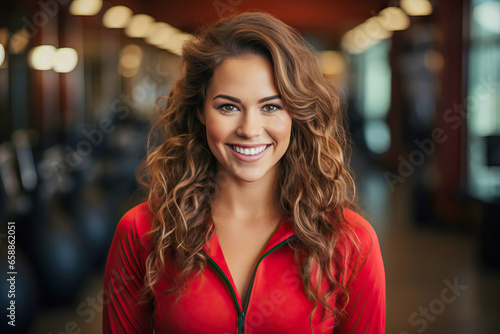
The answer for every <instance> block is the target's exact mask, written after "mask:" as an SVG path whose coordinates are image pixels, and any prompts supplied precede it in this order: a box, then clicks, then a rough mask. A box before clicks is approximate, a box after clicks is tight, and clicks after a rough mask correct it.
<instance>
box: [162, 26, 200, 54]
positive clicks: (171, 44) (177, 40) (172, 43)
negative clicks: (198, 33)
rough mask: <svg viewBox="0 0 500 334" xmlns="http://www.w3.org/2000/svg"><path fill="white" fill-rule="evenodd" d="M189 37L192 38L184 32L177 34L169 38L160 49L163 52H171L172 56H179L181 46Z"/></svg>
mask: <svg viewBox="0 0 500 334" xmlns="http://www.w3.org/2000/svg"><path fill="white" fill-rule="evenodd" d="M191 36H192V35H191V34H188V33H186V32H182V33H177V34H175V35H173V36H171V37H170V38H169V39H168V41H166V42H165V43H164V44H162V45H161V46H160V47H162V48H163V49H165V50H168V51H170V52H172V53H173V54H176V55H178V56H180V55H181V53H182V45H183V44H184V42H185V41H187V40H188V39H189V38H190V37H191Z"/></svg>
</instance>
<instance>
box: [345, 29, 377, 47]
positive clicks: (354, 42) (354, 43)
mask: <svg viewBox="0 0 500 334" xmlns="http://www.w3.org/2000/svg"><path fill="white" fill-rule="evenodd" d="M376 43H377V40H376V39H374V38H371V37H370V36H368V35H367V34H366V33H365V31H363V29H362V26H357V27H355V28H353V29H351V30H349V31H348V32H347V33H346V34H345V35H344V37H343V38H342V48H343V49H345V50H346V51H347V52H349V53H350V54H359V53H362V52H364V51H366V50H367V49H368V48H370V47H371V46H373V45H374V44H376Z"/></svg>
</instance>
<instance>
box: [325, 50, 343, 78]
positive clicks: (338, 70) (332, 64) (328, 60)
mask: <svg viewBox="0 0 500 334" xmlns="http://www.w3.org/2000/svg"><path fill="white" fill-rule="evenodd" d="M319 60H320V62H321V68H322V71H323V73H324V74H326V75H341V74H343V73H345V70H346V63H345V59H344V56H342V53H340V52H339V51H332V50H327V51H321V52H320V53H319Z"/></svg>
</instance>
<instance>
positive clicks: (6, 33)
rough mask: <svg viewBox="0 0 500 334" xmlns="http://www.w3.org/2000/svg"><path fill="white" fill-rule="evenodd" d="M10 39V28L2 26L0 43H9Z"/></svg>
mask: <svg viewBox="0 0 500 334" xmlns="http://www.w3.org/2000/svg"><path fill="white" fill-rule="evenodd" d="M8 39H9V29H7V28H0V44H2V45H4V46H5V45H7V40H8Z"/></svg>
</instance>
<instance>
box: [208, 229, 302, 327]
mask: <svg viewBox="0 0 500 334" xmlns="http://www.w3.org/2000/svg"><path fill="white" fill-rule="evenodd" d="M294 237H295V235H292V236H289V237H288V238H286V239H285V240H283V241H281V242H280V243H279V244H277V245H276V246H274V247H273V248H271V249H270V250H268V251H267V252H266V253H265V254H264V255H262V256H261V257H260V259H259V261H258V262H257V265H255V268H254V270H253V273H252V277H251V279H250V284H249V286H248V290H247V293H246V298H245V305H243V309H240V305H239V304H238V299H237V298H236V293H235V292H234V289H233V287H232V285H231V282H230V281H229V278H227V275H226V274H225V273H224V271H223V270H222V269H221V267H219V265H218V264H217V263H216V262H215V261H214V260H213V259H212V258H211V257H210V256H209V255H208V254H207V253H206V252H205V251H204V250H202V251H203V252H204V253H205V254H206V255H207V257H208V260H209V261H210V263H212V264H213V265H214V266H215V267H216V268H217V270H218V271H219V272H220V273H221V274H222V275H223V276H224V279H225V280H226V283H227V284H228V286H229V290H231V295H232V296H233V300H234V304H235V305H236V311H237V312H238V333H239V332H240V328H243V331H244V328H245V324H244V323H242V324H240V317H241V316H243V321H245V320H244V317H245V315H246V312H247V308H248V303H249V302H250V294H251V293H252V288H253V282H254V280H255V274H256V273H257V268H258V267H259V264H260V263H261V262H262V260H264V258H266V257H267V256H268V255H269V254H271V253H272V252H274V251H275V250H276V249H278V248H280V247H281V246H283V245H284V244H285V243H287V242H288V241H289V240H290V239H293V238H294Z"/></svg>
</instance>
